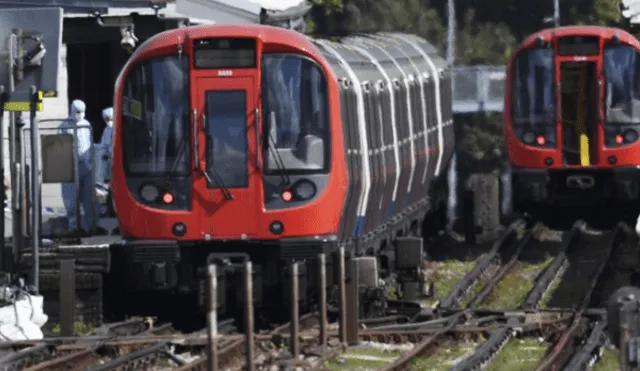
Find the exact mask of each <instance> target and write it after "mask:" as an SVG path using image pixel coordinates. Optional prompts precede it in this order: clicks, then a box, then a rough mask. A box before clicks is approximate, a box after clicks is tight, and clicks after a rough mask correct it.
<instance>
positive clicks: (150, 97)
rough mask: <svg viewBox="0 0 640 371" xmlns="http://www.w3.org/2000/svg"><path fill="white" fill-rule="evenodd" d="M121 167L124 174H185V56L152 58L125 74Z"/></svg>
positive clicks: (187, 142)
mask: <svg viewBox="0 0 640 371" xmlns="http://www.w3.org/2000/svg"><path fill="white" fill-rule="evenodd" d="M121 112H122V121H121V122H122V142H123V154H124V167H125V169H126V171H127V172H128V173H129V174H136V175H160V174H183V175H186V174H188V173H189V153H190V151H189V126H188V125H189V59H188V58H179V57H178V56H175V57H173V56H171V57H161V58H153V59H150V60H147V61H144V62H142V63H140V64H138V65H136V66H134V67H133V69H132V70H131V71H130V72H129V73H128V74H127V75H126V77H125V82H124V90H123V92H122V111H121Z"/></svg>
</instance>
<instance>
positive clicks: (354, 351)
mask: <svg viewBox="0 0 640 371" xmlns="http://www.w3.org/2000/svg"><path fill="white" fill-rule="evenodd" d="M400 355H401V353H400V351H397V350H386V349H378V348H373V347H359V348H350V349H348V350H347V351H346V352H345V353H344V354H342V355H340V356H339V357H338V358H337V359H335V360H332V361H327V362H326V363H325V367H326V368H327V369H329V370H331V371H348V370H354V371H357V370H371V369H374V370H375V369H379V368H382V367H384V366H386V365H388V364H389V363H391V362H393V361H394V360H395V359H396V358H398V357H400Z"/></svg>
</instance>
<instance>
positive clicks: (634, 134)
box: [624, 130, 638, 143]
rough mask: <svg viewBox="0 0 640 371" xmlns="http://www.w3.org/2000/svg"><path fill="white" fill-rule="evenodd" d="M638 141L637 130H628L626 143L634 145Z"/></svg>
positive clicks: (625, 138) (625, 137)
mask: <svg viewBox="0 0 640 371" xmlns="http://www.w3.org/2000/svg"><path fill="white" fill-rule="evenodd" d="M636 140H638V133H637V132H636V131H635V130H627V131H625V132H624V141H625V142H626V143H633V142H635V141H636Z"/></svg>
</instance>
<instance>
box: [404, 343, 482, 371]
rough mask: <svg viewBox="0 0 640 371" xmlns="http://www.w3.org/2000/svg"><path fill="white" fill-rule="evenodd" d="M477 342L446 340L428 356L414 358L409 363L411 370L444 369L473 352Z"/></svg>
mask: <svg viewBox="0 0 640 371" xmlns="http://www.w3.org/2000/svg"><path fill="white" fill-rule="evenodd" d="M482 341H484V339H479V342H453V341H452V342H447V343H445V344H443V345H442V346H441V347H439V348H438V349H437V350H435V351H434V352H433V354H431V355H429V356H428V357H424V358H422V357H421V358H418V359H415V360H414V361H413V362H412V363H411V370H412V371H446V370H449V369H451V367H453V366H454V365H455V364H456V363H458V362H459V361H461V360H462V359H464V357H466V356H467V355H469V354H471V353H473V351H474V349H475V348H476V347H477V346H478V344H480V342H482Z"/></svg>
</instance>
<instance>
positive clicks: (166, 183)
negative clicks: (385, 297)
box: [109, 25, 454, 308]
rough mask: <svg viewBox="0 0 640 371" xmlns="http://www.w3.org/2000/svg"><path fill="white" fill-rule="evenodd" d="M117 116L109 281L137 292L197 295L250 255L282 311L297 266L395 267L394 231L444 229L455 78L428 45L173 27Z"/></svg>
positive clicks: (154, 48) (261, 297) (397, 38)
mask: <svg viewBox="0 0 640 371" xmlns="http://www.w3.org/2000/svg"><path fill="white" fill-rule="evenodd" d="M114 109H115V125H114V127H115V132H114V151H113V171H112V172H113V173H112V188H113V198H114V204H115V209H116V212H117V215H118V220H119V223H120V230H121V233H122V234H123V236H124V237H125V239H126V240H127V243H124V244H122V246H118V247H114V248H112V257H113V261H112V265H111V267H112V274H111V276H110V278H109V281H110V282H111V284H115V285H116V286H118V287H121V288H124V289H126V291H128V292H129V293H132V294H136V295H138V294H140V293H141V292H143V291H156V290H159V289H165V290H169V291H170V292H172V293H183V294H186V295H190V294H197V288H198V283H199V282H201V281H199V278H198V270H199V269H200V268H203V267H204V266H205V264H206V262H207V260H208V259H214V258H215V259H219V260H220V261H225V259H226V258H229V259H231V258H233V257H236V256H241V257H243V258H248V259H250V260H251V261H253V263H254V267H255V272H254V274H255V277H256V278H255V279H258V280H259V281H258V282H259V283H257V284H254V285H255V286H256V296H255V297H256V302H257V303H256V305H258V306H268V305H273V306H278V308H281V307H282V301H281V300H280V301H278V299H277V298H278V297H281V295H282V293H283V292H286V291H287V290H286V289H285V288H283V287H282V285H283V282H284V281H285V278H284V277H286V275H285V274H284V271H285V270H286V263H287V262H288V261H290V260H305V259H309V258H313V257H315V256H316V255H317V254H318V253H319V252H321V251H331V250H332V249H334V248H335V247H337V246H345V247H346V248H347V253H348V254H349V255H350V256H351V255H353V256H356V255H357V256H371V257H376V258H377V257H378V256H380V255H384V256H386V257H387V258H385V259H384V260H383V263H384V265H385V266H382V267H381V268H382V269H387V270H390V269H393V258H392V257H393V251H392V250H391V249H392V247H393V241H394V239H395V238H396V236H398V235H407V234H408V233H411V231H413V233H420V230H421V229H422V228H423V223H425V220H427V216H428V215H435V213H440V214H438V215H440V216H439V217H438V218H431V219H428V220H430V221H429V222H427V223H426V225H424V227H426V228H439V227H441V226H442V223H441V222H440V221H441V219H442V217H441V215H442V211H443V210H444V209H446V207H444V203H445V202H446V201H445V200H446V175H445V174H446V170H447V167H448V165H449V160H450V158H451V156H452V153H453V148H454V138H453V125H452V123H453V119H452V98H451V71H450V70H449V69H448V68H447V66H446V64H445V61H444V60H443V59H441V58H440V57H439V56H438V55H437V52H436V50H435V49H434V48H433V47H432V46H431V45H430V44H429V43H428V42H426V41H425V40H423V39H421V38H419V37H416V36H413V35H407V34H372V35H361V36H357V37H356V36H354V37H349V38H346V39H343V40H341V41H340V42H333V41H329V40H322V39H313V38H309V37H306V36H304V35H302V34H299V33H297V32H294V31H290V30H286V29H282V28H275V27H269V26H259V25H241V26H233V25H227V26H198V27H187V28H180V29H175V30H171V31H167V32H163V33H161V34H158V35H156V36H154V37H153V38H151V39H149V40H148V41H147V42H145V43H144V44H143V45H141V46H140V47H139V48H138V49H137V50H136V51H135V53H134V54H133V55H132V56H131V58H130V60H129V61H128V62H127V64H126V66H125V67H124V68H123V70H122V72H121V74H120V76H119V78H118V80H117V83H116V94H115V105H114ZM389 251H391V253H389V254H387V253H386V252H389ZM416 251H417V250H416ZM420 260H421V259H420V257H419V258H418V259H417V260H414V261H413V263H415V264H414V266H415V267H419V266H421V261H420ZM372 272H373V273H372V274H374V275H377V272H378V271H377V269H374V270H373V271H372ZM371 278H372V280H371V281H372V282H376V283H377V276H372V277H371ZM308 280H309V282H311V281H312V279H311V278H308ZM221 284H224V280H223V283H221ZM227 288H228V290H229V292H230V293H231V294H232V295H235V293H236V292H237V293H238V294H240V293H241V290H238V287H237V285H236V286H235V287H234V286H233V285H231V284H228V283H227ZM121 293H122V292H121ZM267 298H268V299H269V300H266V299H267ZM193 302H194V303H195V299H194V301H193Z"/></svg>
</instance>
